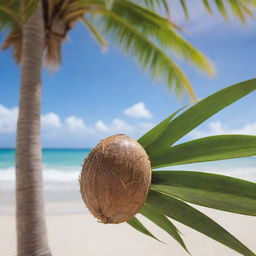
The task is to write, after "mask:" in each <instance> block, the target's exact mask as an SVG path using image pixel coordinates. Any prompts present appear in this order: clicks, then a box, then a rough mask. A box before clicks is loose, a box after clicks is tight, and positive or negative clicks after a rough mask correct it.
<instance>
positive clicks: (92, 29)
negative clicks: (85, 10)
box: [82, 17, 108, 50]
mask: <svg viewBox="0 0 256 256" xmlns="http://www.w3.org/2000/svg"><path fill="white" fill-rule="evenodd" d="M82 21H83V23H84V25H85V26H86V27H87V28H88V29H89V31H90V32H91V34H92V35H93V37H94V38H95V40H96V41H97V43H98V44H99V45H100V47H101V48H102V49H103V50H105V49H107V48H108V43H107V41H106V39H105V38H104V37H103V35H102V34H101V33H100V32H99V31H98V30H97V28H96V27H95V26H94V25H93V24H91V23H90V22H89V20H88V19H86V18H85V17H83V18H82Z"/></svg>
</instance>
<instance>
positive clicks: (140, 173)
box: [80, 135, 151, 223]
mask: <svg viewBox="0 0 256 256" xmlns="http://www.w3.org/2000/svg"><path fill="white" fill-rule="evenodd" d="M150 182H151V165H150V161H149V158H148V156H147V154H146V152H145V150H144V149H143V147H142V146H141V145H140V144H139V143H138V142H137V141H135V140H133V139H131V138H129V137H128V136H126V135H115V136H111V137H108V138H106V139H104V140H102V141H101V142H100V143H99V144H97V145H96V147H95V148H94V149H93V150H92V151H91V152H90V154H89V155H88V157H87V159H86V160H85V162H84V165H83V169H82V173H81V176H80V189H81V194H82V198H83V200H84V202H85V204H86V206H87V207H88V209H89V210H90V212H91V213H92V214H93V215H94V216H95V217H96V218H97V219H99V220H100V221H101V222H102V223H121V222H125V221H127V220H129V219H130V218H131V217H132V216H133V215H135V214H136V213H137V212H138V211H139V209H140V208H141V206H142V205H143V203H144V201H145V199H146V197H147V193H148V191H149V186H150Z"/></svg>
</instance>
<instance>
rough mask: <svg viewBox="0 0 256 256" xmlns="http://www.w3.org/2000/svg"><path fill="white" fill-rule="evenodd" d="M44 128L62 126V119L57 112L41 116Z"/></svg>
mask: <svg viewBox="0 0 256 256" xmlns="http://www.w3.org/2000/svg"><path fill="white" fill-rule="evenodd" d="M41 122H42V128H43V129H48V128H60V127H61V121H60V118H59V116H58V115H57V114H55V113H48V114H46V115H42V116H41Z"/></svg>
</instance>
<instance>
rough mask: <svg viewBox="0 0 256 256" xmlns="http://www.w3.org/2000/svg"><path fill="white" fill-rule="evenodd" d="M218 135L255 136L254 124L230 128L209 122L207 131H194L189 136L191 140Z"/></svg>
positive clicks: (255, 126)
mask: <svg viewBox="0 0 256 256" xmlns="http://www.w3.org/2000/svg"><path fill="white" fill-rule="evenodd" d="M220 134H247V135H256V122H254V123H248V124H246V125H244V126H242V127H240V128H230V127H228V126H227V125H224V124H223V123H222V122H220V121H216V122H211V123H209V125H208V130H207V131H201V130H198V129H196V130H195V131H193V132H191V134H190V136H191V137H193V138H200V137H206V136H212V135H220Z"/></svg>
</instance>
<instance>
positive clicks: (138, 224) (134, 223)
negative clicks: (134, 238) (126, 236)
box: [127, 217, 161, 242]
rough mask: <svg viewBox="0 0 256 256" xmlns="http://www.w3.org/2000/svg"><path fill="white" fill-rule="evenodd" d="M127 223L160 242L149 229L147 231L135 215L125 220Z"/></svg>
mask: <svg viewBox="0 0 256 256" xmlns="http://www.w3.org/2000/svg"><path fill="white" fill-rule="evenodd" d="M127 223H128V224H129V225H130V226H132V227H133V228H135V229H136V230H138V231H140V232H141V233H143V234H144V235H147V236H150V237H152V238H154V239H156V240H158V241H159V242H161V241H160V240H159V239H157V238H156V237H155V236H154V235H153V234H152V233H151V232H150V231H148V229H147V228H146V227H145V226H144V225H143V224H142V223H141V222H140V221H139V220H138V219H137V218H136V217H132V218H131V219H129V220H128V221H127Z"/></svg>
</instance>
